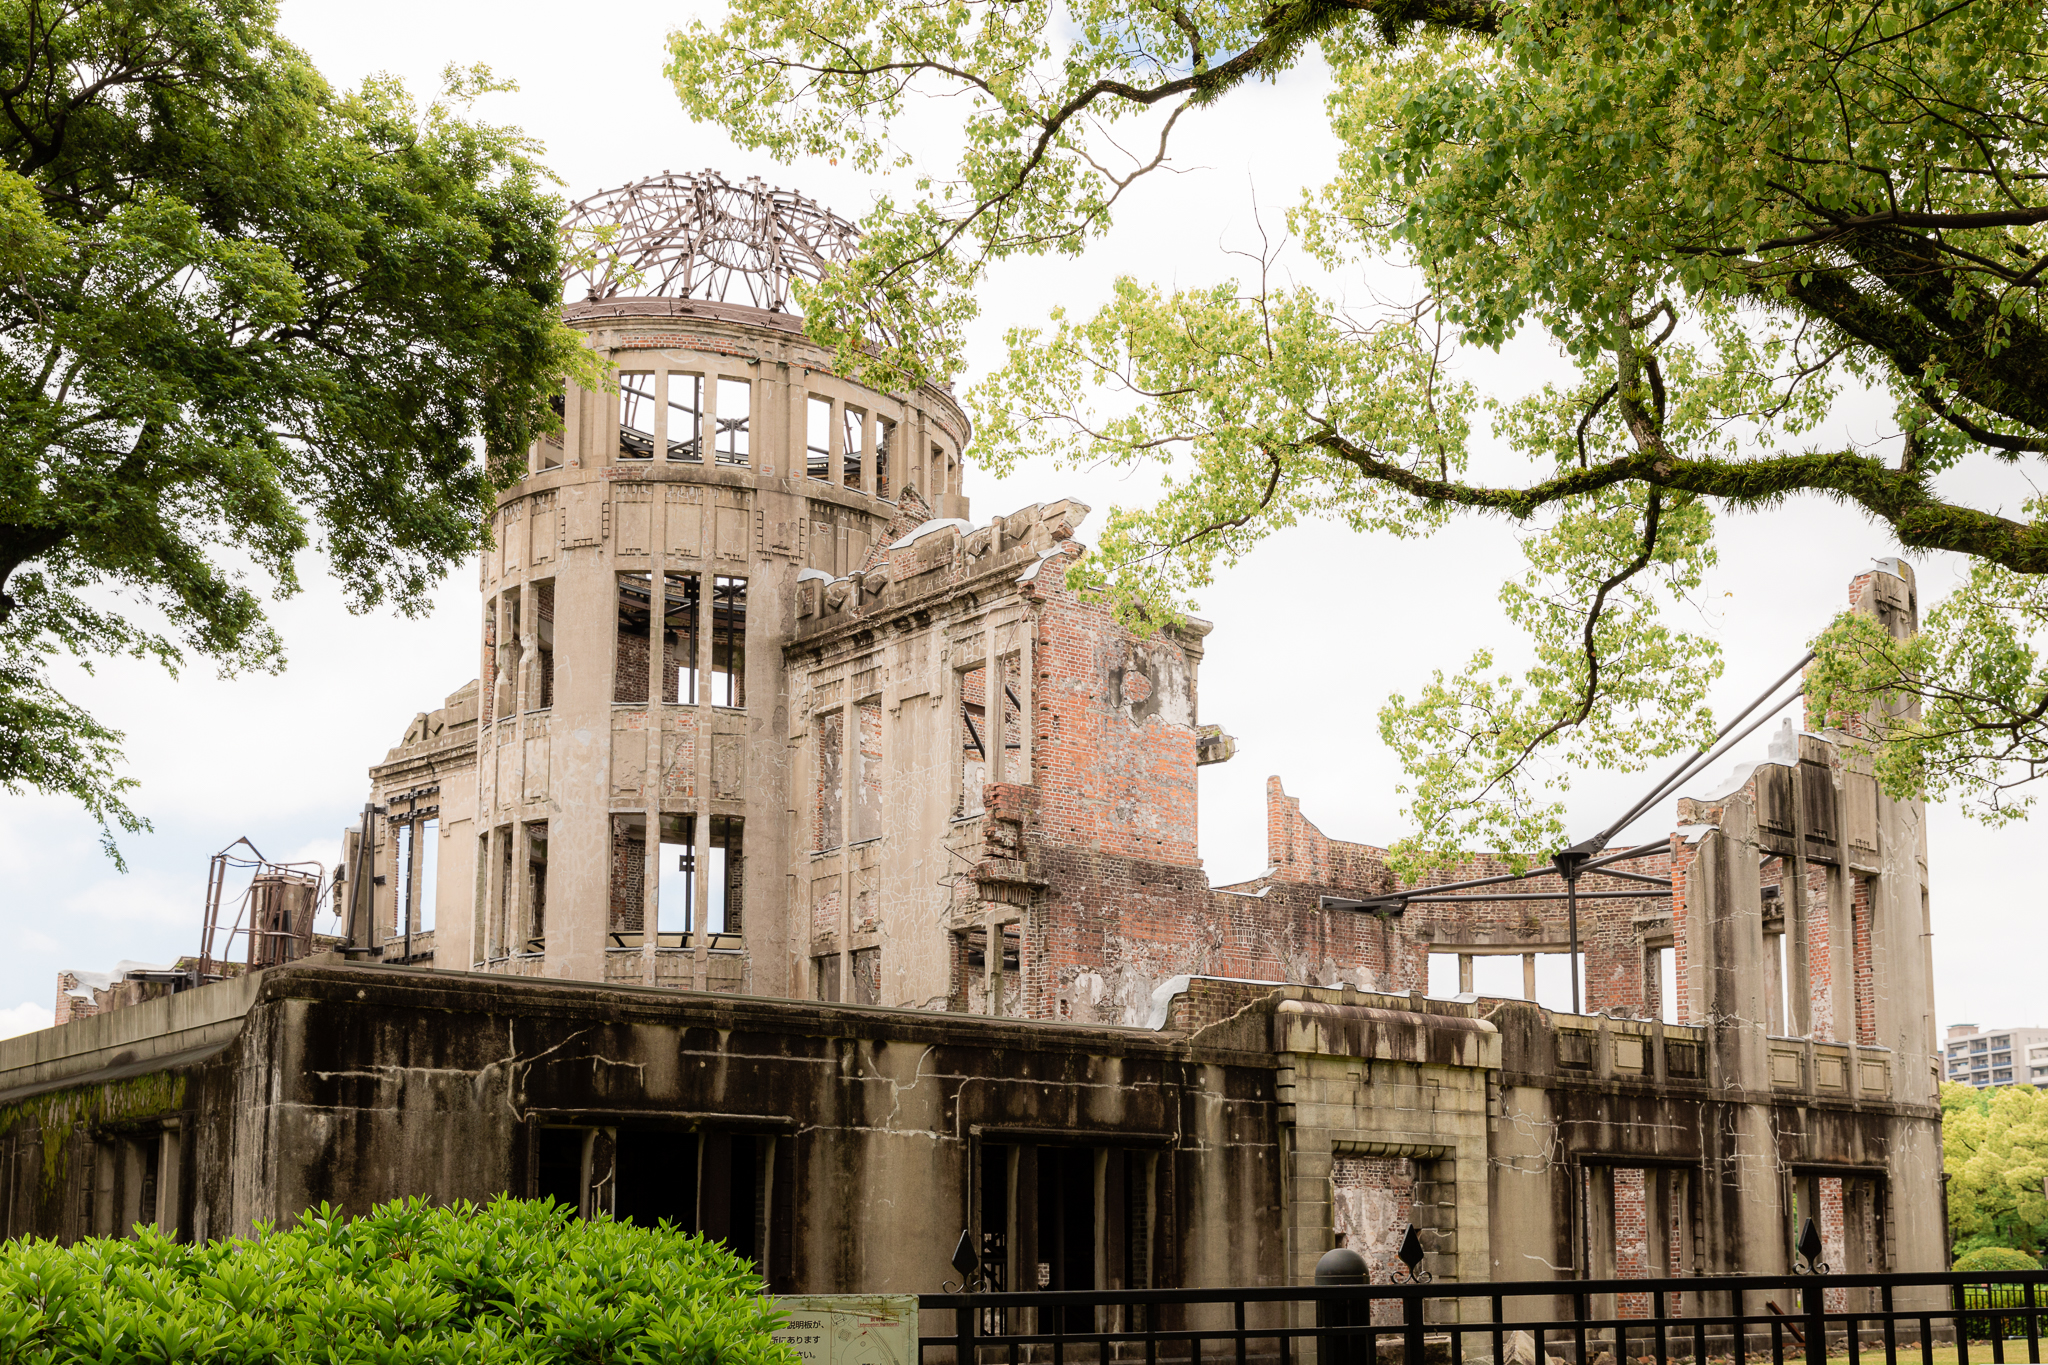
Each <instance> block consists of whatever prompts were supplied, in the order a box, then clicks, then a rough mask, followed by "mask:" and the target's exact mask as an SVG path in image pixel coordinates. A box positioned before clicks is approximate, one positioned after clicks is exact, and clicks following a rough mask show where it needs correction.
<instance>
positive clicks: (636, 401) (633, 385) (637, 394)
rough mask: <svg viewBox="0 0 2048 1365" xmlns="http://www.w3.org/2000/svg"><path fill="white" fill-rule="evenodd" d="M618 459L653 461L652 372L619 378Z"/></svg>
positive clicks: (622, 375) (624, 375)
mask: <svg viewBox="0 0 2048 1365" xmlns="http://www.w3.org/2000/svg"><path fill="white" fill-rule="evenodd" d="M619 458H620V459H622V460H651V459H653V458H654V371H652V370H630V371H626V372H624V373H622V374H620V375H619Z"/></svg>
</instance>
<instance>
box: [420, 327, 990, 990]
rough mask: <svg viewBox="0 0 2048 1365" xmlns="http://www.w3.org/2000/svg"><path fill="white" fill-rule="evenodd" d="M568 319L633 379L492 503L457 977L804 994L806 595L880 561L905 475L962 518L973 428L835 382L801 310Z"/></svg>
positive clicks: (571, 424) (587, 400)
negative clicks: (794, 891)
mask: <svg viewBox="0 0 2048 1365" xmlns="http://www.w3.org/2000/svg"><path fill="white" fill-rule="evenodd" d="M564 314H565V317H566V319H567V320H568V321H569V322H570V324H571V325H573V326H576V327H578V328H580V329H581V330H583V331H585V332H586V333H587V334H588V335H589V337H590V344H591V345H592V346H593V347H594V348H595V349H596V350H598V351H599V352H600V354H602V355H603V356H604V357H605V359H606V361H607V363H608V364H609V366H610V368H611V372H612V376H613V380H614V382H615V384H616V385H617V390H616V391H615V392H592V391H585V390H575V389H572V390H571V391H570V392H569V393H568V394H566V395H565V399H564V405H563V417H564V427H565V431H564V435H563V437H562V439H561V440H559V441H554V440H544V441H541V442H537V443H536V444H535V446H534V447H533V449H532V450H531V451H530V452H529V466H528V473H527V476H526V477H525V478H524V479H523V480H522V481H521V482H520V483H519V484H518V485H517V486H516V487H514V488H511V489H508V490H507V491H505V492H504V493H503V494H501V495H500V497H499V500H498V510H497V513H496V516H495V518H494V522H493V530H494V532H495V544H494V546H493V548H492V549H490V550H488V551H487V552H486V553H485V555H484V556H483V562H482V565H481V571H480V579H481V588H482V597H483V618H482V630H481V639H480V644H481V658H480V668H481V673H480V680H481V686H480V688H479V712H480V714H479V718H478V727H477V728H478V747H477V764H476V773H475V794H476V810H477V819H476V822H475V825H474V827H473V830H474V832H473V834H472V835H471V836H470V837H472V838H474V840H475V843H474V846H473V848H472V849H471V850H470V853H471V856H472V857H473V858H474V863H473V866H472V869H471V870H472V871H473V876H474V885H475V892H476V894H475V911H474V913H473V914H472V915H469V916H467V917H466V919H465V917H462V916H447V917H446V922H444V923H443V924H442V925H441V926H440V934H439V944H438V945H437V947H438V951H437V959H438V965H439V966H441V967H443V968H444V969H445V968H460V967H463V966H468V967H470V968H472V969H474V970H481V971H491V972H500V973H510V974H517V975H536V976H552V977H566V978H574V979H582V980H611V981H620V982H631V983H635V984H644V985H668V986H677V987H686V988H694V989H712V990H721V989H722V990H738V991H747V992H750V993H756V994H769V995H789V994H795V993H799V992H801V990H802V988H803V987H802V981H801V975H800V973H798V971H797V970H796V967H797V963H798V962H799V961H800V960H801V959H800V957H799V954H800V953H801V951H802V949H801V948H800V947H799V945H798V944H797V943H796V941H795V934H796V926H795V925H794V924H793V923H792V922H791V920H790V916H789V913H788V910H787V907H786V906H785V904H784V901H785V900H786V898H787V891H786V887H785V880H786V878H785V869H786V867H787V865H788V850H789V846H790V840H791V838H792V831H791V829H790V828H789V824H790V816H789V813H788V812H789V809H790V797H789V793H788V773H787V771H786V770H787V766H788V758H787V749H788V741H787V735H786V730H787V717H788V714H789V711H788V693H787V685H786V682H785V677H784V665H783V647H784V645H785V644H786V642H787V641H788V639H789V638H790V637H791V635H792V634H793V632H794V628H795V620H794V617H793V614H792V608H791V603H792V602H793V601H794V600H795V597H796V592H795V589H796V584H797V581H798V578H799V575H801V574H803V573H804V572H805V571H807V570H815V571H818V572H821V573H824V574H827V575H831V576H834V577H837V576H841V575H845V574H849V573H852V572H855V571H857V570H858V569H860V568H861V567H862V566H863V564H864V562H865V561H866V560H867V558H868V556H869V553H870V549H871V547H872V545H873V544H874V542H875V540H876V538H877V537H878V536H879V535H881V534H882V532H883V529H884V527H885V526H887V525H888V524H889V523H890V522H891V521H892V520H894V519H897V518H899V517H900V515H901V514H902V508H900V507H899V505H898V504H899V502H900V501H901V500H902V499H903V498H904V497H905V495H906V494H905V490H915V493H914V495H912V499H913V500H912V502H911V503H910V504H909V505H910V506H916V505H917V504H918V503H923V504H926V505H928V506H929V508H930V509H931V511H932V514H934V515H944V516H964V515H965V514H966V512H967V502H966V499H965V498H964V496H962V495H961V494H960V492H959V481H960V472H961V465H960V452H961V449H962V447H963V445H964V443H965V437H966V435H967V429H968V428H967V422H966V419H965V416H964V415H963V414H962V412H961V411H960V409H959V407H958V405H957V404H956V403H954V401H953V400H952V398H951V397H950V395H948V394H947V393H946V392H944V391H943V390H941V389H939V388H936V387H932V386H926V387H924V388H922V389H920V390H919V391H917V392H915V393H912V394H908V395H903V394H886V393H880V392H877V391H875V390H873V389H870V388H867V387H866V386H864V385H861V384H858V383H855V382H853V381H851V380H848V379H845V378H843V377H841V376H839V375H836V374H834V373H832V372H831V371H830V370H829V369H828V368H827V365H828V363H829V356H827V354H826V353H825V352H823V351H822V350H820V349H819V348H818V347H816V346H814V345H812V344H811V343H810V342H809V341H808V340H807V339H806V338H805V337H804V336H803V334H802V333H801V331H800V330H799V328H798V324H797V323H796V321H795V320H794V319H793V318H791V317H789V316H788V315H787V314H782V313H775V312H769V311H766V310H760V309H753V308H747V307H741V306H738V305H732V304H724V303H717V302H705V301H693V300H679V299H665V298H653V299H610V300H606V301H603V302H598V303H584V304H574V305H571V306H570V307H568V308H567V309H565V310H564ZM656 585H659V588H660V591H659V594H658V596H657V592H656ZM657 601H658V602H659V604H660V606H659V610H658V611H657V609H656V603H657ZM462 861H464V862H468V861H469V859H467V858H465V859H463V860H462ZM444 866H445V867H446V868H447V871H446V872H444V876H446V875H450V874H455V873H457V868H456V867H455V866H454V865H453V864H452V862H451V863H444ZM457 921H461V922H457Z"/></svg>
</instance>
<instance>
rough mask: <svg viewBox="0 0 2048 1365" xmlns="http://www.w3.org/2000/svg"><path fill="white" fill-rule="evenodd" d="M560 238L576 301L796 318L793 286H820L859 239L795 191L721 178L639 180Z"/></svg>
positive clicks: (600, 200) (579, 216) (604, 197)
mask: <svg viewBox="0 0 2048 1365" xmlns="http://www.w3.org/2000/svg"><path fill="white" fill-rule="evenodd" d="M562 231H563V234H564V236H565V237H567V239H568V243H569V248H570V250H571V251H572V252H573V253H575V254H576V258H577V264H576V266H575V267H574V268H573V269H571V271H570V272H569V274H568V275H567V276H566V277H565V278H564V280H563V297H564V298H565V299H568V300H569V301H571V302H581V301H586V300H587V301H589V302H593V303H594V302H598V301H601V300H604V299H610V298H619V297H627V298H646V297H666V298H678V299H693V298H694V299H713V300H717V301H719V302H724V303H741V304H750V305H752V306H753V307H755V308H765V309H768V310H770V311H773V312H778V313H780V312H793V311H795V310H794V308H793V307H792V306H791V296H790V282H791V281H792V280H793V279H794V278H796V277H797V276H802V277H803V278H804V279H807V280H813V281H816V280H819V279H822V278H823V277H824V275H825V272H826V271H828V270H830V269H832V268H834V267H835V266H839V265H842V264H844V263H845V262H846V261H847V260H849V259H850V258H851V257H852V256H853V253H854V250H855V247H856V245H857V243H858V242H859V239H860V231H859V229H857V228H856V227H854V225H853V224H852V223H850V222H848V221H847V220H846V219H844V218H841V217H840V216H839V215H837V214H835V213H833V212H832V211H831V210H829V209H826V208H824V207H823V206H822V205H820V204H818V203H816V202H815V201H813V200H810V199H806V198H805V197H804V196H803V195H801V194H798V193H796V192H795V191H793V190H779V189H772V188H770V187H769V186H767V185H765V184H763V183H762V182H761V181H760V180H759V179H758V178H755V179H749V180H747V181H745V182H743V183H741V184H734V183H732V182H731V181H728V180H727V179H726V178H725V177H724V176H721V175H719V174H718V173H717V172H716V171H709V170H706V171H697V172H695V173H692V174H683V175H675V174H671V173H669V172H667V171H663V172H662V173H661V174H660V175H658V176H653V177H650V178H649V179H646V180H637V181H635V182H633V183H632V184H630V185H623V186H621V187H619V188H618V189H615V190H606V191H604V192H603V193H600V194H595V195H592V196H591V197H590V198H588V199H585V200H583V201H582V202H581V203H578V204H576V205H574V206H572V207H571V208H570V210H569V213H568V215H567V217H566V218H564V219H563V223H562Z"/></svg>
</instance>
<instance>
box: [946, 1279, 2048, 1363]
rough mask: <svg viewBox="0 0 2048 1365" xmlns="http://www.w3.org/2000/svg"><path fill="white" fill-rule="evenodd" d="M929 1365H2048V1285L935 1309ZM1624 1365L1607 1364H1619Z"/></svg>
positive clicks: (1289, 1290)
mask: <svg viewBox="0 0 2048 1365" xmlns="http://www.w3.org/2000/svg"><path fill="white" fill-rule="evenodd" d="M918 1303H919V1307H920V1308H922V1309H923V1310H924V1314H923V1315H922V1316H923V1320H924V1322H925V1323H926V1324H927V1325H934V1326H936V1325H939V1324H947V1325H950V1327H951V1330H950V1331H942V1332H940V1333H938V1334H936V1335H927V1336H921V1337H920V1338H919V1341H918V1357H919V1361H918V1365H1114V1363H1115V1362H1133V1363H1134V1365H1135V1362H1144V1365H1162V1363H1167V1362H1170V1363H1171V1365H1254V1363H1255V1362H1256V1363H1257V1365H1486V1363H1488V1362H1490V1363H1491V1365H1554V1363H1555V1362H1560V1361H1562V1362H1567V1365H1631V1362H1634V1363H1635V1365H1671V1363H1672V1362H1674V1361H1686V1362H1694V1363H1695V1365H1715V1363H1716V1362H1721V1363H1722V1365H1744V1362H1760V1361H1762V1360H1765V1359H1768V1360H1769V1361H1770V1362H1772V1365H1830V1361H1833V1362H1835V1365H1876V1362H1877V1361H1878V1360H1880V1359H1882V1361H1883V1362H1884V1365H1936V1360H1935V1351H1936V1348H1937V1347H1940V1348H1942V1350H1943V1352H1944V1356H1943V1360H1944V1362H1945V1361H1946V1360H1947V1356H1946V1351H1947V1349H1948V1348H1949V1347H1950V1346H1951V1345H1952V1346H1953V1347H1954V1349H1955V1356H1954V1365H2007V1362H2008V1361H2012V1362H2017V1361H2019V1360H2021V1359H2025V1360H2026V1361H2028V1362H2031V1363H2032V1365H2040V1362H2041V1332H2042V1329H2041V1317H2042V1314H2043V1313H2044V1312H2048V1271H2007V1272H1999V1273H1995V1274H1983V1273H1979V1274H1957V1273H1955V1272H1943V1273H1938V1274H1895V1275H1829V1274H1820V1275H1777V1276H1772V1275H1743V1276H1724V1277H1707V1276H1699V1277H1684V1278H1675V1279H1627V1280H1525V1281H1516V1282H1491V1283H1475V1284H1439V1283H1428V1282H1423V1283H1414V1282H1410V1283H1402V1284H1373V1285H1335V1286H1333V1285H1317V1286H1313V1287H1311V1286H1293V1287H1276V1288H1252V1287H1246V1288H1235V1289H1127V1290H1100V1291H1090V1290H1064V1291H1060V1290H1053V1291H1041V1292H1038V1293H1014V1292H1013V1293H960V1294H925V1295H920V1296H919V1300H918ZM2022 1352H2024V1354H2023V1355H2022V1354H2021V1353H2022ZM1603 1355H1605V1356H1606V1359H1605V1360H1603V1359H1602V1356H1603Z"/></svg>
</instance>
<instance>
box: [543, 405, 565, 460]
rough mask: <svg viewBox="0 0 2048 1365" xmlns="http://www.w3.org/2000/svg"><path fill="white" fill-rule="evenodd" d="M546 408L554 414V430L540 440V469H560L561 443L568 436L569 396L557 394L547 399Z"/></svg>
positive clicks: (544, 434)
mask: <svg viewBox="0 0 2048 1365" xmlns="http://www.w3.org/2000/svg"><path fill="white" fill-rule="evenodd" d="M548 408H549V410H550V411H552V412H553V413H554V414H555V422H556V429H555V430H554V431H549V432H543V433H542V434H541V438H540V468H542V469H560V468H561V467H562V458H563V456H562V443H563V440H564V439H565V438H566V436H567V435H568V424H567V420H566V419H567V418H568V415H569V395H568V394H567V393H566V392H563V393H558V394H556V395H555V396H554V397H553V398H550V399H548Z"/></svg>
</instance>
